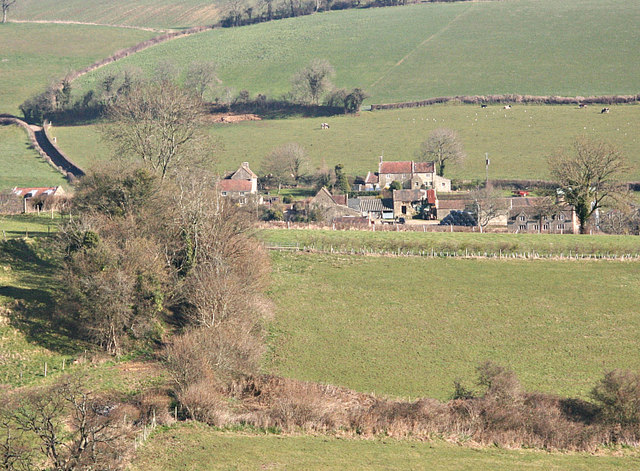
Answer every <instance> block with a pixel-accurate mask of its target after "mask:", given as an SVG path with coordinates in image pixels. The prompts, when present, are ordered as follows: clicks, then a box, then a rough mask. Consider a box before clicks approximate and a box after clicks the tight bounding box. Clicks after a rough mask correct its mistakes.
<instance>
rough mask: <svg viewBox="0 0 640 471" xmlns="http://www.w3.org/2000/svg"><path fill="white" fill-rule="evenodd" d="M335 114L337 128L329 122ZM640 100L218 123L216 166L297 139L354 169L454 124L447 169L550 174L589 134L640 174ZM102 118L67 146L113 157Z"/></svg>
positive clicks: (93, 157) (399, 154)
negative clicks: (553, 159) (456, 140)
mask: <svg viewBox="0 0 640 471" xmlns="http://www.w3.org/2000/svg"><path fill="white" fill-rule="evenodd" d="M323 120H328V121H329V122H330V123H331V129H329V130H321V129H320V123H321V122H322V121H323ZM638 122H640V106H638V105H621V106H612V107H611V113H609V114H600V108H599V107H596V106H591V107H588V108H587V109H578V107H577V106H571V105H563V106H543V105H515V106H513V108H512V109H511V110H503V109H502V106H498V105H490V106H489V107H488V108H484V109H483V108H480V107H479V106H475V105H454V104H445V105H433V106H429V107H425V108H414V109H404V110H386V111H374V112H369V111H363V112H361V113H360V115H359V116H335V117H332V118H317V119H313V118H291V119H284V120H263V121H245V122H240V123H234V124H212V125H211V127H210V131H209V133H210V135H211V137H212V138H213V139H214V140H215V141H217V143H218V145H217V146H216V148H215V149H214V151H212V168H214V169H217V170H220V171H224V170H232V169H235V168H237V167H238V166H239V165H240V163H241V162H243V161H248V162H249V163H250V164H251V167H252V169H253V170H254V171H257V172H259V171H260V167H261V164H262V161H263V160H264V158H265V156H266V155H268V154H269V152H271V150H272V149H273V148H275V147H277V146H278V145H281V144H285V143H288V142H297V143H299V144H301V145H302V146H304V147H305V149H306V150H307V152H308V155H309V157H310V161H311V165H310V168H309V169H308V170H309V172H310V173H313V172H314V171H315V169H316V168H318V167H320V166H321V165H322V164H323V162H324V163H326V164H327V165H328V166H329V167H333V166H334V165H336V164H338V163H342V164H344V165H345V170H346V172H347V173H348V174H351V175H360V176H365V175H366V174H367V172H368V171H377V169H378V158H379V156H380V155H382V154H384V156H385V159H386V160H409V159H413V158H415V152H416V151H417V150H418V148H419V147H420V143H421V142H422V141H424V140H425V139H426V138H427V137H428V136H429V133H430V132H431V131H433V130H434V129H436V128H439V127H448V128H451V129H455V130H457V131H458V133H459V135H460V139H461V141H462V142H463V144H464V148H465V151H466V153H467V158H466V160H465V161H464V162H463V163H462V164H460V165H451V166H448V167H447V169H446V176H448V177H450V178H462V179H476V178H477V179H484V175H485V168H484V157H485V152H488V153H489V158H490V159H491V167H490V171H489V175H490V177H491V178H516V179H527V178H530V179H544V178H548V177H549V173H548V169H547V162H546V160H547V156H548V155H550V154H551V153H553V152H554V151H556V150H557V149H558V148H560V147H563V146H569V145H571V143H572V141H573V139H574V138H575V137H576V136H578V135H581V134H585V135H588V136H590V137H593V138H598V139H606V140H608V141H610V142H611V143H613V144H616V145H617V146H619V147H620V148H621V149H622V151H623V152H624V153H625V155H626V156H627V158H628V159H629V160H630V161H631V163H632V164H634V168H633V170H632V171H631V172H630V173H629V175H628V180H639V179H640V136H638V134H637V131H636V128H637V125H638ZM96 129H97V128H96V126H73V127H56V126H54V128H53V130H52V132H53V135H55V136H57V138H58V144H59V145H60V147H61V148H62V149H63V150H64V151H65V152H66V153H67V154H68V155H69V157H70V158H72V159H73V160H74V161H75V162H77V163H78V164H79V165H80V166H82V167H84V168H90V167H91V165H92V164H93V163H94V162H96V161H100V160H104V159H107V158H109V156H110V151H109V148H108V146H107V145H106V143H104V142H102V141H101V140H100V135H99V133H98V132H97V130H96Z"/></svg>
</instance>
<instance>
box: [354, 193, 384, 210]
mask: <svg viewBox="0 0 640 471" xmlns="http://www.w3.org/2000/svg"><path fill="white" fill-rule="evenodd" d="M349 207H350V208H351V209H355V210H356V211H360V212H361V213H381V212H383V211H393V200H392V199H391V198H376V197H375V196H374V197H366V196H364V197H361V198H351V199H350V200H349Z"/></svg>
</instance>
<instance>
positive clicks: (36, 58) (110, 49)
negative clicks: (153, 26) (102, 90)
mask: <svg viewBox="0 0 640 471" xmlns="http://www.w3.org/2000/svg"><path fill="white" fill-rule="evenodd" d="M20 3H21V2H18V3H17V5H19V4H20ZM34 3H35V2H34ZM82 3H83V4H84V2H82ZM153 36H154V33H151V32H148V31H137V30H133V29H123V28H112V27H97V26H79V25H55V24H18V23H7V24H3V25H0V90H2V93H0V113H12V114H20V112H19V110H18V106H19V105H20V104H21V103H22V102H23V101H24V100H26V99H27V98H29V97H31V96H32V95H34V94H36V93H40V92H42V91H44V90H45V89H46V87H47V86H48V85H49V84H50V83H51V82H53V81H54V80H60V79H62V78H63V77H64V75H65V74H66V73H68V72H70V71H72V70H77V69H81V68H82V67H86V66H88V65H90V64H92V63H93V62H95V61H97V60H99V59H103V58H105V57H107V56H109V55H111V54H113V53H114V52H116V51H118V50H120V49H124V48H125V47H128V46H133V45H134V44H137V43H139V42H141V41H144V40H145V39H148V38H150V37H153Z"/></svg>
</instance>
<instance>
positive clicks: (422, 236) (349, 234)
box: [260, 229, 640, 257]
mask: <svg viewBox="0 0 640 471" xmlns="http://www.w3.org/2000/svg"><path fill="white" fill-rule="evenodd" d="M260 237H261V238H262V239H263V240H264V241H265V242H267V243H268V244H271V245H276V246H277V245H292V244H298V246H299V247H300V248H301V249H304V248H305V247H306V248H309V249H315V250H322V251H330V250H331V249H334V250H338V251H351V250H354V251H356V252H358V251H360V250H363V249H365V250H367V251H373V252H376V251H377V252H383V253H394V252H397V251H398V250H400V251H401V252H402V253H406V252H407V251H410V252H413V253H414V254H415V255H418V254H419V252H426V253H430V252H431V251H434V252H436V253H439V252H445V253H452V254H455V255H465V254H467V253H468V254H485V253H486V254H489V256H493V255H500V254H502V255H509V254H528V253H536V254H538V255H541V256H560V255H562V256H568V255H569V253H571V254H573V255H575V254H581V255H587V256H588V255H594V256H596V255H597V256H603V255H616V256H622V255H633V256H636V257H637V256H639V255H640V238H638V237H630V236H618V235H579V234H575V235H574V234H564V235H560V234H492V233H486V234H480V233H477V232H476V233H472V232H451V233H450V232H428V233H422V232H410V231H407V232H393V231H389V232H381V231H378V232H373V231H331V230H315V229H313V230H305V229H289V230H287V229H263V230H262V231H261V232H260Z"/></svg>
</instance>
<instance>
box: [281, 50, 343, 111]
mask: <svg viewBox="0 0 640 471" xmlns="http://www.w3.org/2000/svg"><path fill="white" fill-rule="evenodd" d="M334 75H335V70H334V68H333V66H332V65H331V64H330V63H329V62H328V61H327V60H324V59H314V60H313V61H311V63H310V64H309V65H308V66H307V67H305V68H304V69H302V70H301V71H300V72H298V73H297V74H295V75H294V76H293V78H292V79H291V84H292V86H293V94H294V95H295V96H297V97H299V98H300V99H302V100H304V101H309V102H311V103H312V104H314V105H317V104H318V103H319V102H320V98H322V95H323V94H324V93H325V92H326V91H327V90H330V89H331V88H332V87H333V84H332V83H331V79H332V78H333V76H334Z"/></svg>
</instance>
